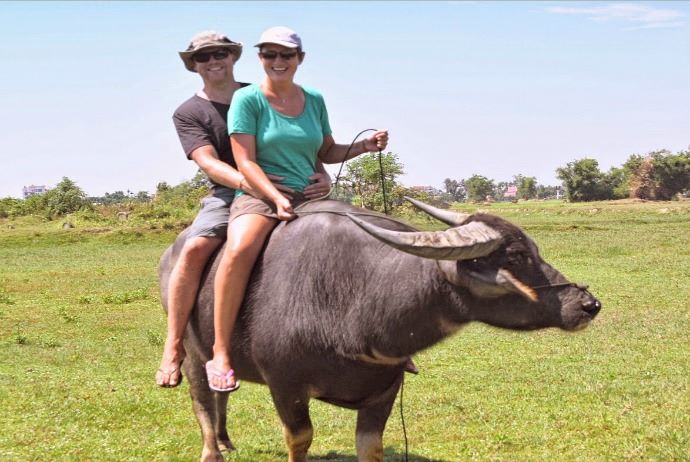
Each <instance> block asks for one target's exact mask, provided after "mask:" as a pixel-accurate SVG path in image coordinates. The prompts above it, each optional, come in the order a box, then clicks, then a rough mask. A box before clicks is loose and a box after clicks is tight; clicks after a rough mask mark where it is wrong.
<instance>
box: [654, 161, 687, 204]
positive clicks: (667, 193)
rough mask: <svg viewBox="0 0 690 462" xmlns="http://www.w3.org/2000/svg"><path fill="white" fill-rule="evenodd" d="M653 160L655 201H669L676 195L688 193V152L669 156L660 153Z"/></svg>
mask: <svg viewBox="0 0 690 462" xmlns="http://www.w3.org/2000/svg"><path fill="white" fill-rule="evenodd" d="M652 158H653V159H654V173H653V176H654V187H655V191H654V195H655V198H656V199H657V200H670V199H672V198H673V197H674V196H675V195H676V194H678V193H684V192H688V191H690V150H688V151H685V152H680V153H678V154H671V153H670V152H668V151H661V152H657V153H653V154H652Z"/></svg>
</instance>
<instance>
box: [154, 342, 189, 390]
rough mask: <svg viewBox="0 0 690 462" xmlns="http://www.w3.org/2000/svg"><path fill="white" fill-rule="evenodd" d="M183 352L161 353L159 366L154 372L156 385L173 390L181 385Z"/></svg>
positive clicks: (166, 351)
mask: <svg viewBox="0 0 690 462" xmlns="http://www.w3.org/2000/svg"><path fill="white" fill-rule="evenodd" d="M183 360H184V352H179V351H175V350H172V351H168V350H165V351H163V357H162V358H161V365H160V367H159V368H158V370H157V371H156V385H158V386H159V387H163V388H174V387H176V386H178V385H179V384H181V383H182V370H181V367H182V361H183Z"/></svg>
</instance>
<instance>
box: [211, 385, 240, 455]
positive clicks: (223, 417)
mask: <svg viewBox="0 0 690 462" xmlns="http://www.w3.org/2000/svg"><path fill="white" fill-rule="evenodd" d="M214 395H215V400H216V420H215V424H216V428H215V434H216V443H218V447H219V448H220V450H221V451H228V452H230V451H234V450H235V446H233V444H232V441H230V436H229V435H228V429H227V426H226V425H227V416H228V397H229V396H230V394H229V393H214Z"/></svg>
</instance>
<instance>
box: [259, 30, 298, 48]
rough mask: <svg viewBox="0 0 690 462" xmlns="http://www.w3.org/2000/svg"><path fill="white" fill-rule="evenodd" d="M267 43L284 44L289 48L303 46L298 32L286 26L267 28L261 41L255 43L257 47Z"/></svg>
mask: <svg viewBox="0 0 690 462" xmlns="http://www.w3.org/2000/svg"><path fill="white" fill-rule="evenodd" d="M265 43H275V44H276V45H282V46H284V47H288V48H302V39H301V38H299V35H297V32H295V31H294V30H292V29H290V28H289V27H285V26H276V27H271V28H270V29H266V30H265V31H264V33H263V34H261V38H260V39H259V43H257V44H256V45H254V46H255V47H260V46H261V45H263V44H265Z"/></svg>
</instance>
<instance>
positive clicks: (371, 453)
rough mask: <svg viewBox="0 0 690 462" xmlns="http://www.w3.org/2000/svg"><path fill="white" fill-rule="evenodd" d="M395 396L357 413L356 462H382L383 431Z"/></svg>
mask: <svg viewBox="0 0 690 462" xmlns="http://www.w3.org/2000/svg"><path fill="white" fill-rule="evenodd" d="M394 402H395V394H393V396H392V397H390V398H388V399H386V400H385V401H384V402H383V403H380V404H376V405H373V406H370V407H368V408H365V409H360V410H359V411H358V412H357V437H356V444H357V460H359V462H383V430H384V428H385V427H386V421H387V420H388V416H390V413H391V409H392V408H393V403H394Z"/></svg>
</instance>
